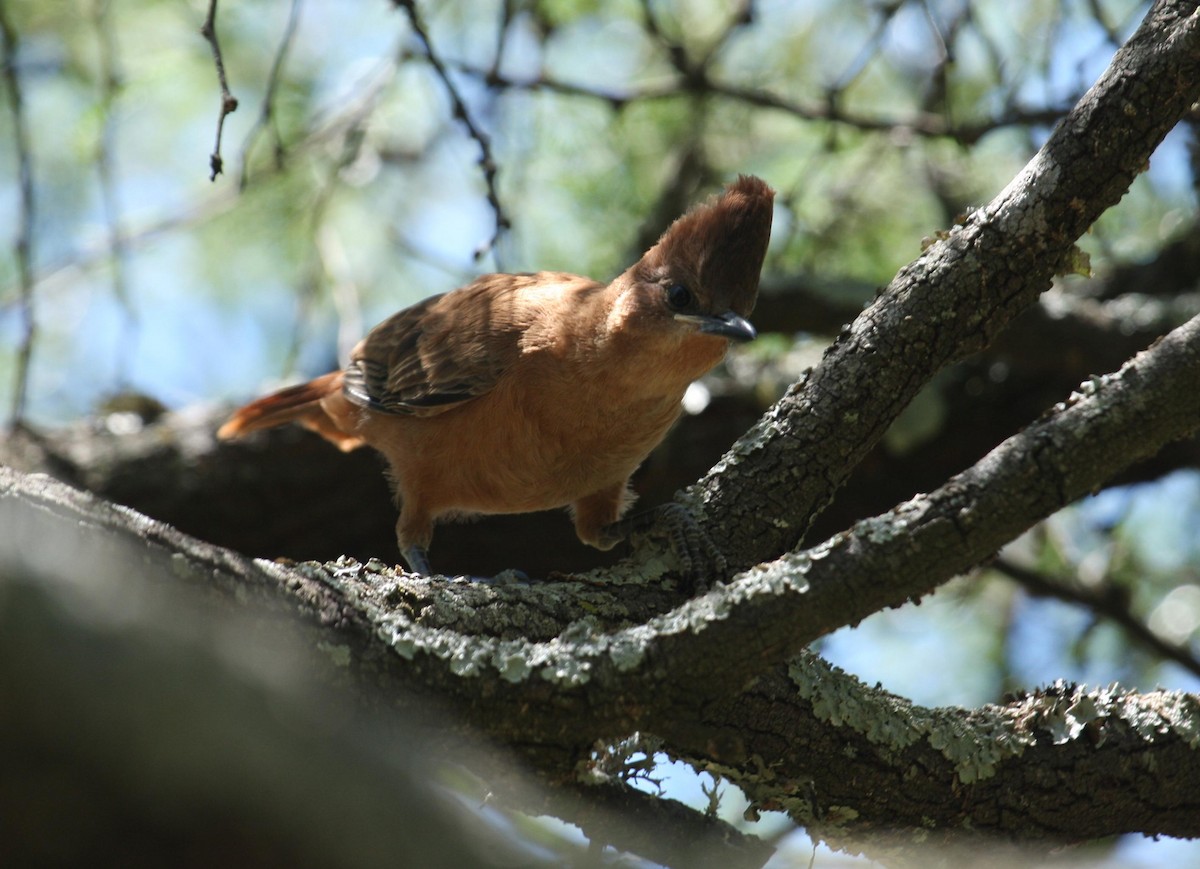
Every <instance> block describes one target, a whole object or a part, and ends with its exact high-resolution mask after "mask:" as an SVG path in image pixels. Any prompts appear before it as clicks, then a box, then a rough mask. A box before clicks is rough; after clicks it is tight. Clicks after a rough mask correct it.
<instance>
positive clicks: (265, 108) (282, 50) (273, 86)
mask: <svg viewBox="0 0 1200 869" xmlns="http://www.w3.org/2000/svg"><path fill="white" fill-rule="evenodd" d="M301 2H302V0H292V5H291V9H289V10H288V20H287V24H286V25H285V26H284V29H283V36H282V37H281V38H280V40H279V47H278V48H276V49H275V58H274V59H273V60H272V61H271V72H270V73H269V74H268V75H267V90H266V93H265V94H263V101H262V108H261V109H260V110H259V113H258V119H257V120H256V121H255V122H254V126H253V127H251V128H250V132H249V133H247V134H246V140H245V144H243V145H242V166H241V171H240V172H239V173H238V187H239V188H240V189H242V190H245V189H246V182H247V180H248V173H249V167H250V149H251V148H253V147H254V142H255V140H256V139H257V138H258V137H259V135H261V134H262V131H263V130H264V129H269V130H270V132H271V140H272V146H273V152H272V154H273V156H274V159H275V168H276V170H279V169H282V168H283V152H284V149H283V137H282V136H281V135H280V133H279V125H278V124H277V123H276V121H275V95H276V93H278V91H279V81H280V76H281V73H282V72H283V65H284V62H285V61H286V60H287V56H288V52H289V51H290V50H291V47H292V42H293V41H294V40H295V38H296V27H297V25H298V24H299V23H300V5H301Z"/></svg>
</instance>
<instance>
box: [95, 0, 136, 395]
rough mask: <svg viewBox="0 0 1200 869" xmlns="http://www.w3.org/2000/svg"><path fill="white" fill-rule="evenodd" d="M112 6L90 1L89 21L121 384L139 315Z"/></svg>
mask: <svg viewBox="0 0 1200 869" xmlns="http://www.w3.org/2000/svg"><path fill="white" fill-rule="evenodd" d="M111 9H112V4H111V3H110V2H109V0H94V2H93V4H92V23H93V24H94V25H95V28H96V41H97V43H98V47H99V53H98V62H99V67H100V69H99V73H100V76H99V77H100V114H101V118H102V120H101V127H100V137H99V141H98V142H97V145H96V173H97V175H98V176H99V180H100V198H101V201H102V204H103V209H104V222H105V225H106V229H107V234H108V252H109V256H110V261H111V269H112V290H113V296H114V297H115V298H116V300H117V303H118V304H119V305H120V306H121V309H122V311H123V312H124V314H125V321H124V325H123V332H124V335H123V337H122V340H121V341H120V342H119V346H118V350H117V353H118V357H117V380H118V383H121V382H123V381H124V380H125V367H126V365H127V364H128V359H129V354H130V352H131V348H132V347H133V346H134V340H135V338H136V333H137V327H138V318H137V310H136V309H135V308H134V306H133V304H132V302H131V301H130V298H129V286H128V282H127V280H126V272H125V263H126V257H127V252H128V251H127V245H126V241H125V237H124V233H123V232H122V230H121V214H120V205H119V203H118V201H117V185H116V172H115V169H114V160H115V156H114V149H113V142H114V140H115V138H116V118H115V116H114V112H113V106H114V104H115V102H116V99H117V93H118V91H119V90H120V88H121V74H120V71H119V70H118V68H117V45H116V33H115V31H114V28H113V26H112V20H111V16H110V12H111Z"/></svg>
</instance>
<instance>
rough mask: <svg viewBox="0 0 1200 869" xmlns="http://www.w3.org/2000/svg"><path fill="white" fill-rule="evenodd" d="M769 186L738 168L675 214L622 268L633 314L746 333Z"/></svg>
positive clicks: (731, 334)
mask: <svg viewBox="0 0 1200 869" xmlns="http://www.w3.org/2000/svg"><path fill="white" fill-rule="evenodd" d="M774 198H775V191H773V190H772V189H771V188H770V187H768V186H767V185H766V184H765V183H764V182H763V181H762V180H761V179H759V178H756V177H754V176H753V175H741V176H739V177H738V179H737V180H736V181H734V182H733V183H732V184H730V185H729V186H728V187H726V188H725V190H724V191H723V192H722V193H721V194H720V195H718V196H714V197H712V198H711V199H709V200H708V201H707V202H705V203H703V204H701V205H698V206H696V207H695V208H693V209H692V210H691V211H689V212H688V213H687V214H685V215H683V216H682V217H680V218H679V219H678V220H676V221H675V222H674V223H672V224H671V226H670V227H669V228H668V229H667V231H666V232H665V233H664V234H663V236H662V238H660V239H659V240H658V243H657V244H655V245H654V247H652V248H650V250H648V251H647V252H646V254H645V255H644V256H643V257H642V258H641V259H640V260H639V261H638V262H637V263H636V264H635V265H634V266H633V267H632V268H631V269H630V270H629V271H628V272H626V275H628V276H629V277H630V278H631V279H632V281H633V286H634V287H635V288H636V292H637V296H638V300H637V303H636V304H637V307H638V308H639V316H640V317H642V318H643V319H644V321H649V322H657V323H658V324H659V325H660V326H661V325H667V324H668V323H670V324H672V325H673V326H674V327H675V328H677V329H681V330H684V333H685V334H690V333H695V332H699V333H701V334H706V335H714V336H718V337H721V338H726V339H729V340H732V341H749V340H750V339H752V338H754V336H755V331H754V327H753V326H751V325H750V323H749V321H747V319H746V318H747V317H748V316H749V315H750V312H751V311H752V310H753V309H754V302H755V300H756V299H757V297H758V279H759V273H760V272H761V271H762V264H763V258H764V257H765V256H766V253H767V242H768V240H769V239H770V237H771V215H772V202H773V200H774Z"/></svg>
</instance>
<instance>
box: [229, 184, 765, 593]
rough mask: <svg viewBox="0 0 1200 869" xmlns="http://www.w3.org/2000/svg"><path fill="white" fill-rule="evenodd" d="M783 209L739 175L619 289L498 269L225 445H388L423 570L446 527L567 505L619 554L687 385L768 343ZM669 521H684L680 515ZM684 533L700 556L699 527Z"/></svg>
mask: <svg viewBox="0 0 1200 869" xmlns="http://www.w3.org/2000/svg"><path fill="white" fill-rule="evenodd" d="M773 199H774V191H773V190H772V189H771V188H770V187H769V186H768V185H767V184H766V183H765V182H764V181H763V180H761V179H760V178H757V177H755V176H753V175H740V176H738V177H737V179H736V180H734V181H733V182H731V183H730V184H728V185H727V186H726V187H725V188H724V190H723V191H721V192H720V193H719V194H716V195H714V196H712V197H710V198H709V199H708V200H706V201H704V202H703V203H701V204H699V205H696V206H694V207H693V208H692V209H690V210H689V211H687V212H686V213H685V214H683V215H682V216H680V217H679V218H677V219H676V220H675V221H674V222H673V223H672V224H671V225H670V226H669V227H668V228H667V230H666V231H665V232H664V233H663V235H662V236H661V238H660V239H659V240H658V242H657V243H656V244H655V245H654V246H653V247H651V248H650V249H649V250H648V251H646V253H645V254H644V255H643V256H642V257H641V258H640V259H639V260H638V261H637V262H636V263H634V264H633V265H632V266H630V267H629V268H628V269H626V270H625V271H624V272H622V273H621V274H620V275H618V276H617V277H616V278H614V279H613V280H611V281H609V282H608V283H603V282H600V281H595V280H591V279H589V278H585V277H581V276H579V275H574V274H569V273H566V272H560V271H542V272H536V273H521V274H488V275H483V276H481V277H479V278H477V279H476V280H474V281H473V282H471V283H469V284H467V285H466V286H463V287H460V288H458V289H456V290H452V291H450V292H448V293H444V294H442V295H436V296H432V297H430V298H427V299H425V300H424V301H421V302H418V303H416V304H415V305H413V306H411V307H409V308H405V309H404V310H401V311H400V312H398V313H396V314H394V315H393V316H391V317H390V318H388V319H386V320H384V321H383V322H382V323H380V324H379V325H378V326H376V327H375V328H374V329H372V330H371V331H370V332H369V333H368V334H367V336H366V337H365V338H364V339H363V340H362V341H360V342H359V344H358V345H357V346H356V347H355V348H354V350H353V351H352V352H351V354H350V361H349V363H348V364H347V365H346V367H345V368H344V369H342V370H340V371H333V372H330V373H328V374H324V375H322V376H320V377H317V378H316V379H314V380H311V381H309V382H308V383H303V384H300V385H297V386H292V387H289V388H285V389H282V390H280V391H277V392H274V393H272V394H270V395H267V396H265V397H263V398H259V399H258V400H256V401H253V402H251V403H249V404H247V405H245V406H244V407H241V408H240V409H238V410H237V411H235V412H234V413H233V415H232V416H231V417H230V418H229V420H228V421H227V422H225V424H224V425H223V426H221V427H220V429H219V430H218V432H217V435H218V437H219V438H220V439H222V440H229V439H234V438H241V437H244V436H246V435H249V434H251V433H253V432H256V431H260V430H262V429H268V428H272V427H275V426H279V425H283V424H285V423H298V424H299V425H301V426H304V427H306V428H308V429H310V430H312V431H314V432H316V433H317V434H319V435H321V436H322V437H323V438H325V439H326V440H328V441H330V442H331V443H333V444H334V445H335V446H337V447H338V448H340V449H341V450H344V451H350V450H354V449H358V448H359V447H363V446H370V447H372V448H374V449H375V450H377V451H378V452H379V453H381V454H382V455H383V457H384V458H385V459H386V461H387V465H388V475H389V477H390V479H391V482H392V484H393V486H394V491H395V495H396V501H397V504H398V506H399V511H400V512H399V519H398V520H397V522H396V542H397V546H398V548H399V550H400V555H401V556H402V557H403V559H404V561H405V562H406V563H407V564H408V567H409V569H410V570H411V571H412V572H414V573H417V574H423V575H429V574H431V573H432V569H431V565H430V560H429V548H430V544H431V542H432V539H433V532H434V526H435V524H436V523H437V522H438V521H440V520H446V519H453V518H457V517H463V516H470V515H478V514H495V513H526V512H532V511H537V510H546V509H552V508H562V507H566V508H567V509H568V510H569V511H570V513H571V515H572V517H573V520H574V525H575V532H576V535H577V536H578V537H579V539H580V540H581V541H582V542H584V543H586V544H588V545H590V546H593V547H596V548H597V549H601V550H607V549H610V548H612V547H613V546H614V545H615V544H616V543H618V542H619V541H620V540H622V539H624V538H625V537H626V536H628V534H629V533H630V531H631V530H632V528H633V525H632V524H631V523H630V518H632V517H626V513H627V511H628V510H629V508H630V506H631V505H632V502H633V500H634V496H633V495H632V494H631V491H630V486H629V480H630V476H631V475H632V474H633V472H634V471H635V470H636V469H637V467H638V466H639V465H640V464H641V463H642V461H643V460H644V459H645V458H646V457H647V456H648V455H649V453H650V451H651V450H653V449H654V447H655V446H657V445H658V444H659V442H661V441H662V439H663V438H664V437H665V435H666V433H667V431H668V429H669V428H670V427H671V425H672V424H673V423H674V422H675V421H676V419H677V418H678V417H679V415H680V412H681V408H682V398H683V394H684V392H685V391H686V390H687V388H688V386H689V385H690V384H691V383H692V382H693V381H695V380H697V379H698V378H700V377H701V376H703V375H704V374H706V373H707V372H708V371H710V370H711V369H712V368H713V367H715V366H716V365H717V364H718V363H719V362H720V361H721V360H722V359H723V358H724V356H725V354H726V350H727V349H728V347H729V346H730V344H731V342H745V341H749V340H752V339H753V338H754V337H755V334H756V333H755V329H754V327H753V326H752V325H751V324H750V322H749V321H748V319H747V318H748V317H749V316H750V313H751V311H752V309H753V308H754V304H755V301H756V299H757V295H758V284H759V277H760V273H761V271H762V265H763V260H764V258H765V256H766V251H767V245H768V242H769V239H770V234H771V220H772V214H773ZM664 515H666V517H667V518H668V519H669V520H671V521H672V522H673V523H674V524H675V525H676V526H680V525H681V524H682V526H687V525H688V517H687V516H685V517H683V518H682V522H681V521H680V510H679V509H678V505H676V507H673V508H668V509H667V510H666V511H665V513H664ZM689 515H690V514H689ZM623 517H626V518H623ZM692 521H693V522H694V520H692ZM670 533H671V537H672V540H673V542H674V543H675V544H677V548H678V546H684V547H685V548H690V549H694V548H695V547H694V544H693V543H692V542H691V536H692V532H691V530H689V529H688V528H687V527H676V528H675V529H674V530H672V531H671V532H670ZM681 557H682V558H684V559H685V561H686V562H689V563H690V561H691V560H692V555H691V554H689V552H685V553H684V554H683V555H682V556H681ZM689 569H690V567H689Z"/></svg>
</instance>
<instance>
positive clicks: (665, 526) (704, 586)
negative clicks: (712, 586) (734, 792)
mask: <svg viewBox="0 0 1200 869" xmlns="http://www.w3.org/2000/svg"><path fill="white" fill-rule="evenodd" d="M654 532H658V533H662V534H665V535H666V537H667V540H668V542H669V543H670V545H671V550H672V551H673V552H674V553H675V557H676V558H677V559H679V569H680V572H681V573H682V574H683V577H684V579H685V580H686V581H687V582H688V583H690V584H691V586H692V589H693V590H694V591H696V592H697V593H701V592H704V591H707V590H708V585H709V579H710V578H712V577H714V576H715V577H717V578H724V577H725V576H726V575H727V573H728V570H729V562H728V561H727V560H726V559H725V554H724V553H723V552H721V550H720V548H718V546H717V544H716V543H714V542H713V539H712V537H710V536H709V534H708V532H706V531H705V530H704V529H703V528H701V527H700V523H699V522H697V521H696V517H695V516H693V515H692V513H691V511H690V510H688V508H687V507H685V506H683V505H682V504H680V503H678V502H675V501H671V502H669V503H667V504H660V505H659V506H657V507H654V508H653V509H651V510H647V511H645V512H643V513H638V514H637V515H634V516H628V517H626V518H624V519H620V520H618V521H616V522H614V523H612V524H611V525H608V526H606V527H605V528H603V529H602V530H601V532H600V534H601V542H602V543H604V544H606V545H608V546H612V545H613V544H616V543H618V542H620V541H621V540H624V539H625V538H626V537H629V536H631V535H642V534H647V533H654Z"/></svg>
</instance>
